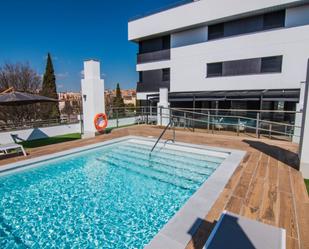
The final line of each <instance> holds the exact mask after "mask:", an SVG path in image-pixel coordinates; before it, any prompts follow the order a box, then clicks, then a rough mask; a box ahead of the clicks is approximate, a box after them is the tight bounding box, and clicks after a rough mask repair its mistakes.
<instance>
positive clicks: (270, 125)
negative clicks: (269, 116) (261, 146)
mask: <svg viewBox="0 0 309 249" xmlns="http://www.w3.org/2000/svg"><path fill="white" fill-rule="evenodd" d="M271 129H272V124H269V138H271Z"/></svg>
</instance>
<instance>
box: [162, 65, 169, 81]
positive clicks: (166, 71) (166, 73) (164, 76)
mask: <svg viewBox="0 0 309 249" xmlns="http://www.w3.org/2000/svg"><path fill="white" fill-rule="evenodd" d="M170 77H171V71H170V68H163V69H162V81H163V82H165V81H170Z"/></svg>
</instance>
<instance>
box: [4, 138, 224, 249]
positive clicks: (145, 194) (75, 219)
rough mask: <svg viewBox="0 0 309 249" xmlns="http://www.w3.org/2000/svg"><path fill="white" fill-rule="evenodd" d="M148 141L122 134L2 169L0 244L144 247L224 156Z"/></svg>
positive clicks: (215, 152) (212, 171)
mask: <svg viewBox="0 0 309 249" xmlns="http://www.w3.org/2000/svg"><path fill="white" fill-rule="evenodd" d="M152 145H153V141H152V140H147V139H140V138H124V139H120V140H115V141H114V142H109V143H108V144H103V145H101V146H92V147H91V148H85V149H84V150H83V151H78V150H73V151H71V152H72V153H70V154H69V155H67V156H62V155H63V153H62V155H60V156H59V155H58V157H56V158H54V159H48V160H47V161H44V162H37V163H31V161H30V163H29V162H28V164H26V165H27V166H28V167H24V165H23V164H17V165H15V166H18V167H22V168H19V169H18V171H17V172H16V171H15V172H12V171H10V170H8V171H5V172H4V173H2V175H1V177H0V187H1V191H0V247H1V248H42V247H45V248H52V247H57V248H64V247H66V248H74V247H76V248H86V247H87V248H143V247H144V246H145V245H146V244H148V243H149V242H150V241H151V240H152V238H153V237H154V236H155V235H156V234H157V233H158V232H159V231H160V230H161V229H162V227H163V226H164V225H165V224H166V223H168V221H169V220H170V219H171V218H172V217H173V216H174V215H175V213H176V212H177V211H178V210H179V209H180V208H181V207H182V206H183V205H184V204H185V203H186V202H187V201H188V199H189V198H190V197H191V196H192V195H193V194H194V193H195V192H196V191H197V189H199V188H200V186H201V185H203V184H204V183H205V182H207V179H208V178H210V176H212V175H213V173H214V172H215V171H216V169H217V168H218V167H219V166H220V165H222V163H223V162H224V161H226V158H228V157H229V156H230V153H227V152H224V151H221V152H220V151H214V150H205V149H201V148H199V147H194V146H193V147H188V146H187V147H186V146H184V144H179V145H170V144H168V145H165V146H163V145H164V144H163V143H161V144H160V145H159V146H158V149H156V150H155V151H154V153H152V155H151V156H149V152H150V149H151V146H152ZM41 159H42V158H41ZM43 159H46V158H43ZM13 166H14V165H13ZM13 166H12V167H13ZM10 167H11V166H9V167H8V168H10ZM220 167H221V166H220Z"/></svg>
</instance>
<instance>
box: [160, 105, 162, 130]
mask: <svg viewBox="0 0 309 249" xmlns="http://www.w3.org/2000/svg"><path fill="white" fill-rule="evenodd" d="M160 125H161V126H162V106H160Z"/></svg>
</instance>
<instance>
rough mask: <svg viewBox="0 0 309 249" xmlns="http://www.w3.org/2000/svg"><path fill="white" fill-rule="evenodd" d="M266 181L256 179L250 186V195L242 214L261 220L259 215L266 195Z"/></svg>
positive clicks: (246, 199)
mask: <svg viewBox="0 0 309 249" xmlns="http://www.w3.org/2000/svg"><path fill="white" fill-rule="evenodd" d="M264 185H265V181H264V180H263V179H260V178H254V179H253V181H252V183H251V184H250V187H249V191H248V195H247V197H246V198H245V201H244V205H243V207H242V211H241V214H242V215H244V216H246V217H248V218H251V219H256V220H259V213H260V210H261V207H262V200H263V195H264Z"/></svg>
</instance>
